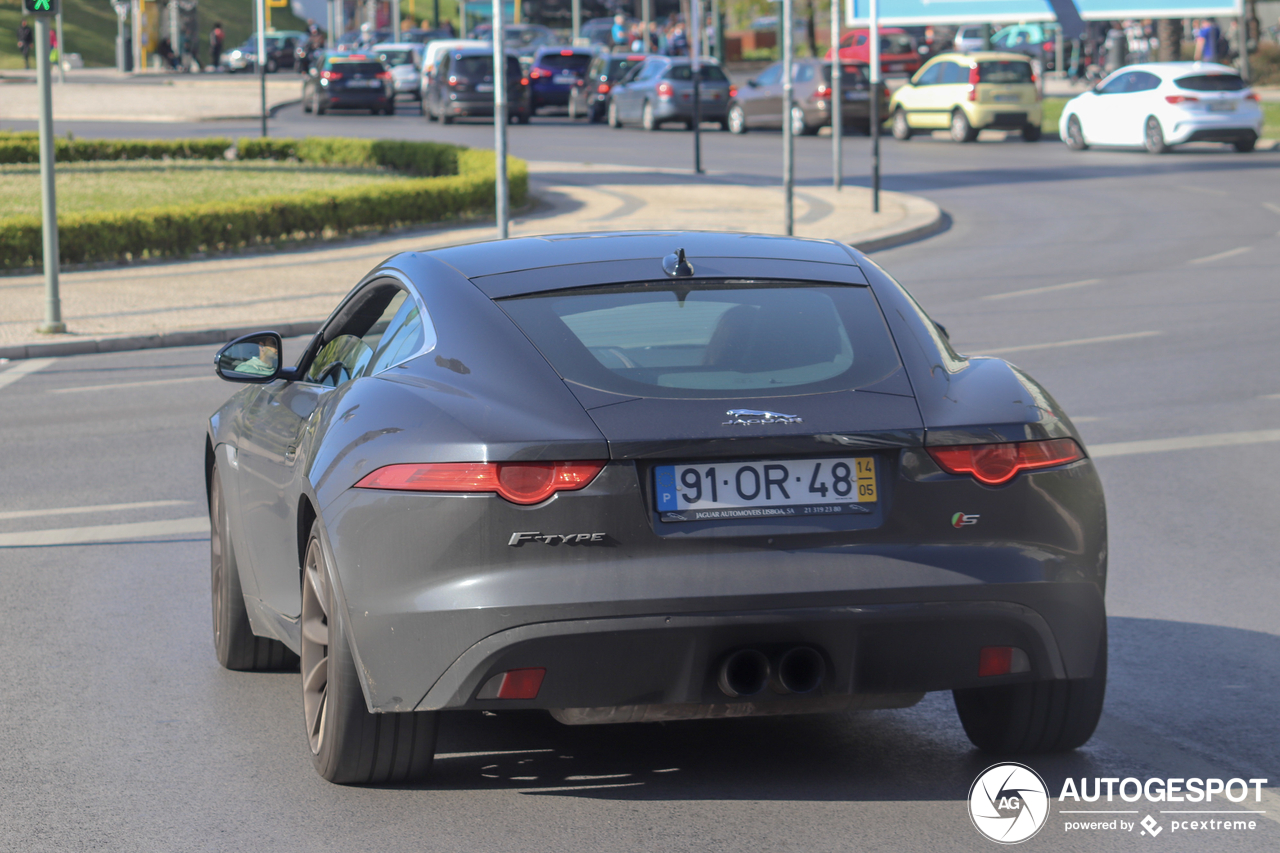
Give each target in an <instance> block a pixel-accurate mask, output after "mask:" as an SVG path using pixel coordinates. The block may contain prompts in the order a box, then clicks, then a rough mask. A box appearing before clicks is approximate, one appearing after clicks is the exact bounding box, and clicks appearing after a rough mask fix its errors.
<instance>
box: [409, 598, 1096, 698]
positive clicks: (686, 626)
mask: <svg viewBox="0 0 1280 853" xmlns="http://www.w3.org/2000/svg"><path fill="white" fill-rule="evenodd" d="M935 592H936V593H937V594H939V595H940V599H939V600H927V599H928V597H927V595H926V600H923V601H916V602H912V603H864V604H848V605H843V606H827V607H809V608H784V609H774V610H757V611H721V612H713V613H673V614H653V615H647V616H633V617H613V618H604V619H581V620H560V621H555V622H538V623H531V624H527V625H521V626H519V627H516V628H511V629H509V630H506V631H502V632H499V633H497V634H493V635H491V636H488V637H486V638H484V639H483V640H481V641H480V642H478V643H476V644H475V645H473V646H472V647H471V648H469V649H467V650H466V652H464V653H463V654H462V655H461V656H460V657H459V658H458V659H457V660H456V661H454V662H453V663H452V664H451V665H450V666H449V667H448V669H446V670H445V672H444V673H443V675H441V677H440V678H439V679H438V680H437V681H436V682H435V683H434V684H433V685H432V686H431V688H430V690H428V691H427V693H426V695H425V696H424V697H423V698H422V700H421V701H420V702H419V703H418V704H417V706H416V707H415V710H419V711H426V710H440V709H471V710H477V709H489V710H492V709H496V708H549V709H562V708H570V709H618V708H628V709H631V708H635V707H636V706H641V707H643V706H681V705H685V706H688V705H695V706H715V705H727V706H731V707H732V706H738V707H742V706H745V705H751V706H753V707H752V709H750V710H749V711H748V710H747V709H746V708H742V712H743V713H789V712H791V713H804V712H807V711H811V710H822V706H823V700H825V702H827V703H829V704H830V705H831V706H832V707H834V708H838V709H843V708H845V707H848V703H839V702H833V701H832V700H835V699H837V698H840V697H848V698H858V697H863V698H864V699H870V698H871V697H882V702H887V703H890V704H910V701H909V700H908V701H900V700H899V699H896V698H893V697H918V696H919V695H920V694H923V693H925V692H928V691H933V690H950V689H955V688H964V687H977V686H984V685H995V684H1008V683H1016V682H1022V681H1031V680H1051V679H1063V678H1081V677H1086V676H1089V675H1092V674H1093V661H1094V659H1095V658H1096V655H1097V650H1098V643H1099V642H1101V638H1102V637H1103V635H1104V623H1105V619H1106V616H1105V612H1104V609H1103V606H1102V598H1101V596H1100V595H1099V594H1098V591H1097V587H1095V586H1093V585H1090V584H1070V585H1065V586H1062V587H1060V588H1056V589H1052V590H1044V589H1034V588H1024V589H1019V588H1016V587H1009V588H1000V589H991V588H987V589H984V590H983V592H984V593H985V594H986V595H988V596H993V597H992V598H988V599H985V600H984V599H980V598H973V599H960V600H957V597H956V596H955V594H954V591H952V592H950V593H948V592H946V591H942V590H938V591H935ZM1028 602H1035V603H1036V604H1038V605H1039V606H1040V610H1037V609H1036V608H1035V607H1033V606H1031V604H1030V603H1028ZM1042 610H1043V611H1044V613H1048V614H1049V617H1050V618H1046V617H1045V615H1044V613H1042V612H1041V611H1042ZM1050 619H1052V621H1050ZM987 646H1011V647H1014V648H1017V649H1021V650H1022V651H1023V652H1024V653H1025V654H1026V661H1027V669H1026V671H1024V672H1020V673H1015V674H1010V675H999V676H980V675H979V674H978V667H979V660H980V657H981V650H982V648H984V647H987ZM798 647H803V648H807V649H812V650H815V651H817V652H818V654H819V655H820V656H821V658H822V660H823V675H822V677H821V679H820V682H819V684H818V686H817V687H816V688H815V689H813V690H812V691H808V692H805V693H803V694H797V693H792V692H789V691H786V689H785V688H783V687H782V686H781V685H780V684H778V683H777V682H776V679H775V680H774V682H773V683H772V684H771V685H770V686H768V687H765V688H764V689H762V690H760V691H759V692H758V693H754V694H751V695H746V696H737V697H731V696H729V695H728V694H726V692H725V690H724V689H723V688H722V687H721V686H720V684H719V674H720V672H721V669H722V665H723V663H724V661H725V660H726V659H727V658H728V656H729V655H730V654H732V653H734V652H736V651H738V650H742V649H748V650H754V651H759V652H761V653H762V654H763V655H764V656H765V658H766V659H767V660H768V662H769V667H770V671H771V672H772V673H777V671H778V668H779V667H778V664H779V662H780V660H781V658H782V655H783V654H785V653H786V652H787V651H789V650H791V649H795V648H798ZM525 668H543V669H545V670H546V675H545V677H544V679H543V682H542V686H541V688H540V690H539V691H538V695H537V697H536V698H534V699H497V698H479V697H478V696H477V694H480V695H486V693H488V694H492V692H493V691H492V689H491V690H489V691H485V690H484V687H485V685H486V684H488V683H489V682H490V680H491V679H493V678H494V677H495V676H500V675H501V674H502V673H504V672H506V671H509V670H515V669H525ZM815 699H818V700H819V701H817V702H814V700H815ZM863 704H866V703H863ZM815 706H816V707H815ZM883 706H884V704H881V707H883ZM632 713H633V714H634V712H632ZM727 715H732V712H730V713H729V714H727ZM593 716H595V717H597V718H598V717H600V716H606V715H602V714H598V713H597V714H595V715H593Z"/></svg>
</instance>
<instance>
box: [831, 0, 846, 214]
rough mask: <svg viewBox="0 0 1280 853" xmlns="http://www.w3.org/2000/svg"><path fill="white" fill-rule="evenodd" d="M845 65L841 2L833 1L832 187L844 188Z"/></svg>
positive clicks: (838, 0)
mask: <svg viewBox="0 0 1280 853" xmlns="http://www.w3.org/2000/svg"><path fill="white" fill-rule="evenodd" d="M843 70H844V65H843V64H842V63H841V62H840V0H831V185H832V186H834V187H835V188H836V189H837V190H838V189H840V188H841V187H843V186H844V149H843V147H842V146H843V142H844V113H843V110H844V101H843V98H844V92H843V90H842V86H843V83H844V81H843V80H842V79H841V78H842V77H843V76H844V75H843V73H842V72H843Z"/></svg>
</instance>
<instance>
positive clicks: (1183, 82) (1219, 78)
mask: <svg viewBox="0 0 1280 853" xmlns="http://www.w3.org/2000/svg"><path fill="white" fill-rule="evenodd" d="M1173 84H1174V85H1175V86H1177V87H1178V88H1179V89H1189V90H1191V91H1192V92H1239V91H1240V90H1241V89H1243V88H1245V82H1244V80H1243V79H1241V78H1240V77H1239V76H1237V75H1235V74H1197V75H1195V76H1193V77H1179V78H1178V79H1177V80H1175V81H1173Z"/></svg>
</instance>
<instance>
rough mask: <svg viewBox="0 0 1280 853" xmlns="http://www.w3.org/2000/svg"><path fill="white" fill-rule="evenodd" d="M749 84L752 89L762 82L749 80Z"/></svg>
mask: <svg viewBox="0 0 1280 853" xmlns="http://www.w3.org/2000/svg"><path fill="white" fill-rule="evenodd" d="M747 85H748V86H750V87H751V88H752V89H754V88H755V87H757V86H759V85H760V84H759V83H757V82H756V81H755V80H748V81H747Z"/></svg>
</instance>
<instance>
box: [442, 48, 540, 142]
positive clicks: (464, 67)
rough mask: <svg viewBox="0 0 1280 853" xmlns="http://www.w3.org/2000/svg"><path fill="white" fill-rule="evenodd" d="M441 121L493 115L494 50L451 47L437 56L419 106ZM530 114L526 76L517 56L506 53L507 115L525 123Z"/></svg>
mask: <svg viewBox="0 0 1280 853" xmlns="http://www.w3.org/2000/svg"><path fill="white" fill-rule="evenodd" d="M422 111H423V112H424V113H430V114H431V115H432V116H434V117H435V118H437V119H439V120H440V121H441V123H443V124H450V123H452V122H453V120H454V119H455V118H465V117H467V116H489V117H492V116H493V51H492V50H490V49H488V48H481V47H467V48H460V49H458V50H451V51H449V52H448V53H446V54H445V55H444V56H443V57H441V59H440V63H439V65H438V66H437V67H436V71H435V73H434V74H432V75H431V82H430V84H428V86H427V100H426V103H424V104H423V106H422ZM531 115H533V106H532V102H531V100H530V96H529V78H528V77H526V76H524V72H523V71H522V70H521V68H520V60H519V59H518V58H517V57H515V56H513V55H511V54H507V118H508V120H510V121H515V122H519V123H520V124H528V123H529V117H530V116H531Z"/></svg>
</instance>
